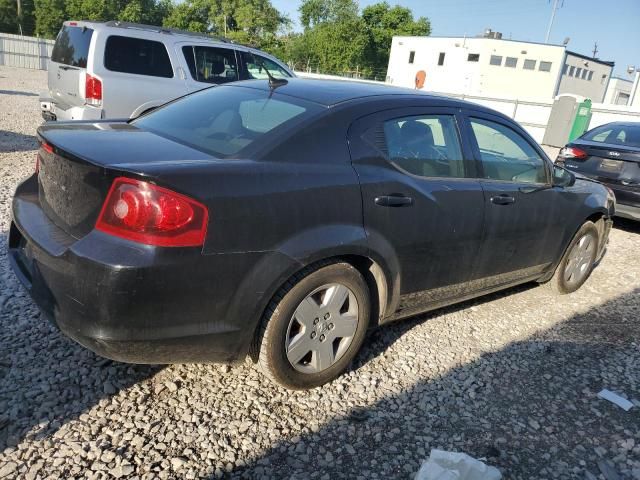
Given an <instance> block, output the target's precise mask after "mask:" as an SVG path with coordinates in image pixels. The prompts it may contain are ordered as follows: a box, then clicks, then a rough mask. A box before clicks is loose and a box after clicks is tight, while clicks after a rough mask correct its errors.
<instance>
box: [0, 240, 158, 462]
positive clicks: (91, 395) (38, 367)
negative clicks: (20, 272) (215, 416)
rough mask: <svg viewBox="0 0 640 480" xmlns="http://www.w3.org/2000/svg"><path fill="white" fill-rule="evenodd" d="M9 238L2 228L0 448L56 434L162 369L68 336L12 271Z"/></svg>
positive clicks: (0, 244) (0, 275)
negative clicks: (98, 351)
mask: <svg viewBox="0 0 640 480" xmlns="http://www.w3.org/2000/svg"><path fill="white" fill-rule="evenodd" d="M7 241H8V238H7V233H6V232H2V233H0V285H1V286H0V452H2V450H4V449H5V448H6V447H12V446H15V445H17V444H18V443H20V442H21V441H23V440H25V439H27V440H28V439H39V438H52V435H53V434H55V433H56V431H57V430H58V429H59V428H60V427H61V426H62V425H64V424H65V423H67V422H69V421H71V420H73V419H76V418H78V417H80V416H81V415H82V413H84V412H87V411H89V410H91V409H92V408H94V407H96V406H97V405H98V404H99V403H100V401H101V400H102V399H104V398H107V397H110V396H111V395H112V394H115V393H116V392H117V391H118V390H120V389H126V388H129V387H131V386H133V385H135V384H137V383H138V382H141V381H143V380H144V379H147V378H149V377H151V376H153V375H155V374H156V373H157V372H158V371H160V370H161V369H162V368H163V367H162V366H155V365H129V364H123V363H118V362H113V361H111V360H107V359H104V358H101V357H98V356H97V355H95V354H94V353H93V352H91V351H89V350H87V349H85V348H83V347H81V346H80V345H78V344H76V343H75V342H73V341H71V340H69V339H68V338H66V337H65V336H64V335H63V334H62V333H60V332H59V331H58V330H57V329H56V328H55V327H54V326H53V325H51V324H50V323H49V322H48V321H47V320H46V319H45V317H44V316H43V315H41V314H40V312H39V310H38V309H37V307H36V306H35V304H34V303H33V302H32V300H31V298H30V297H29V295H28V294H27V293H26V291H25V290H24V289H23V288H22V286H21V285H20V284H19V282H18V279H17V278H16V277H15V275H14V274H13V272H12V271H11V270H10V267H9V261H8V258H7V253H6V248H7Z"/></svg>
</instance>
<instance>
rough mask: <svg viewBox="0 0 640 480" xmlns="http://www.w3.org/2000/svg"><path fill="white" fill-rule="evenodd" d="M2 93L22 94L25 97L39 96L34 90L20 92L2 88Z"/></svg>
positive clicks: (0, 91)
mask: <svg viewBox="0 0 640 480" xmlns="http://www.w3.org/2000/svg"><path fill="white" fill-rule="evenodd" d="M0 95H20V96H23V97H37V96H38V94H37V93H33V92H20V91H18V90H0Z"/></svg>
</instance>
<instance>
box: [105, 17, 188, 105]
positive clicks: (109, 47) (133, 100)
mask: <svg viewBox="0 0 640 480" xmlns="http://www.w3.org/2000/svg"><path fill="white" fill-rule="evenodd" d="M114 30H115V29H114ZM123 33H127V35H126V36H125V35H115V34H111V32H110V31H107V33H106V39H105V40H103V41H101V42H100V43H101V44H102V45H103V46H104V48H102V49H98V48H97V49H96V57H98V58H100V59H101V61H100V62H96V63H100V64H102V65H101V67H98V66H96V67H95V70H96V71H97V72H98V77H99V78H100V79H101V80H102V97H103V108H104V110H105V116H106V118H123V117H124V118H126V117H129V116H131V114H132V113H133V112H134V111H136V110H137V109H141V110H142V111H144V110H145V106H149V108H151V107H156V106H158V105H160V104H162V103H165V102H168V101H170V100H173V99H174V98H176V97H179V96H181V95H183V94H184V93H186V92H185V84H184V79H182V78H180V74H179V70H178V65H174V64H173V62H172V60H171V57H170V56H169V52H168V50H167V47H166V45H165V44H164V43H163V42H160V41H158V40H151V39H148V38H143V37H142V36H143V35H144V33H139V32H135V34H134V33H132V32H129V31H126V32H123ZM102 35H105V34H104V33H103V34H102ZM135 35H140V37H138V36H135ZM98 68H99V70H98ZM142 111H140V113H142Z"/></svg>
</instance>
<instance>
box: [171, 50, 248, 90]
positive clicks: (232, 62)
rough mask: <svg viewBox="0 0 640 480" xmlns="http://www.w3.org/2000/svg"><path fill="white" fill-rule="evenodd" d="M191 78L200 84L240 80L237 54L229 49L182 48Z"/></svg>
mask: <svg viewBox="0 0 640 480" xmlns="http://www.w3.org/2000/svg"><path fill="white" fill-rule="evenodd" d="M182 53H183V54H184V58H185V60H186V61H187V65H188V66H189V72H191V77H193V79H194V80H196V81H198V82H205V83H215V84H221V83H227V82H235V81H236V80H238V64H237V62H236V53H235V51H234V50H231V49H228V48H214V47H201V46H199V45H194V46H189V47H182Z"/></svg>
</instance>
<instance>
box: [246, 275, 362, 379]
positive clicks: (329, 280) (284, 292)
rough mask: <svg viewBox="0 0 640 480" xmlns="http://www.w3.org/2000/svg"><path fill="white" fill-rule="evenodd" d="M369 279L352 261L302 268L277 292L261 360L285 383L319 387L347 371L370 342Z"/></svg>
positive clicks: (263, 333)
mask: <svg viewBox="0 0 640 480" xmlns="http://www.w3.org/2000/svg"><path fill="white" fill-rule="evenodd" d="M370 310H371V309H370V299H369V288H368V287H367V283H366V281H365V280H364V278H363V277H362V275H361V274H360V272H358V270H357V269H356V268H354V267H353V266H352V265H350V264H348V263H343V262H338V263H331V264H323V265H319V266H316V267H312V268H309V269H305V270H304V271H302V272H300V273H299V274H297V275H296V276H294V278H293V279H292V280H290V281H289V282H288V283H287V284H286V285H285V286H284V287H283V288H282V289H281V290H280V291H279V292H278V294H276V296H275V298H274V300H273V301H272V302H271V304H270V305H269V307H268V308H267V312H266V314H265V316H264V318H263V323H262V328H261V332H260V335H259V338H258V341H259V358H258V365H259V367H260V369H261V370H262V371H263V372H264V373H265V374H266V375H267V376H268V377H269V378H270V379H271V380H273V381H274V382H276V383H278V384H280V385H282V386H283V387H286V388H290V389H294V390H303V389H308V388H314V387H318V386H320V385H323V384H325V383H327V382H330V381H331V380H333V379H334V378H336V377H338V376H339V375H340V374H342V373H343V372H344V371H345V370H346V369H347V367H348V366H349V364H350V363H351V361H352V360H353V358H354V357H355V356H356V354H357V353H358V351H359V350H360V347H361V346H362V343H363V341H364V338H365V335H366V332H367V328H368V326H369V317H370Z"/></svg>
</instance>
